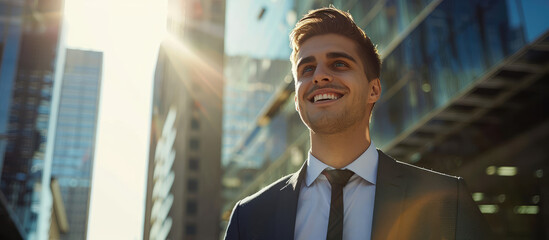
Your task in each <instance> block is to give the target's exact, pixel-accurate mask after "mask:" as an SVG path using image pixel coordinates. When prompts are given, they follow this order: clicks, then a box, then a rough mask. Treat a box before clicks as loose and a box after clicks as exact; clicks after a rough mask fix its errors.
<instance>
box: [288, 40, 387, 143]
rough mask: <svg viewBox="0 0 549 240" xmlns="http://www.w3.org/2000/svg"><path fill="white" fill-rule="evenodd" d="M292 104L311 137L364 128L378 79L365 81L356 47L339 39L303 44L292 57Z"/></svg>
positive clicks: (309, 41)
mask: <svg viewBox="0 0 549 240" xmlns="http://www.w3.org/2000/svg"><path fill="white" fill-rule="evenodd" d="M296 59H297V60H296V62H295V64H296V66H295V69H296V70H295V71H296V72H295V73H294V74H295V78H296V81H295V89H296V96H295V104H296V110H297V111H298V112H299V115H300V116H301V119H302V120H303V123H305V125H307V126H308V127H309V129H310V130H311V131H313V132H314V133H323V134H333V133H338V132H342V131H344V130H348V129H350V128H352V129H358V128H357V127H359V128H360V127H368V124H369V115H370V109H371V106H372V104H373V103H374V102H375V101H377V100H378V99H379V95H380V86H379V79H373V80H371V81H368V78H367V77H366V73H365V71H364V64H363V63H362V60H361V58H360V57H359V55H358V54H357V46H356V44H355V43H354V42H353V41H352V40H350V39H348V38H346V37H344V36H341V35H337V34H325V35H319V36H315V37H312V38H310V39H308V40H306V41H305V42H304V43H303V44H302V46H301V48H300V50H299V52H298V53H297V57H296Z"/></svg>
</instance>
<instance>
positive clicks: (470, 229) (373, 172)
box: [225, 7, 489, 240]
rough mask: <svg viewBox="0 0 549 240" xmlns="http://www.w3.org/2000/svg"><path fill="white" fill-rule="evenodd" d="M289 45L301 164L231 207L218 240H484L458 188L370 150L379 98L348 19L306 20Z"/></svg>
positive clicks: (363, 40) (362, 39)
mask: <svg viewBox="0 0 549 240" xmlns="http://www.w3.org/2000/svg"><path fill="white" fill-rule="evenodd" d="M290 38H291V43H292V47H293V52H292V55H291V57H290V58H291V59H290V60H291V62H292V73H293V76H294V79H295V89H296V94H295V99H294V100H295V105H296V110H297V111H298V112H299V115H300V117H301V119H302V121H303V123H305V125H307V127H308V128H309V132H310V142H311V149H310V152H309V158H308V159H307V161H306V162H305V164H304V165H303V166H302V168H301V169H300V170H299V171H298V172H296V173H294V174H291V175H289V176H286V177H284V178H282V179H280V180H278V181H277V182H275V183H273V184H271V185H270V186H268V187H266V188H264V189H263V190H261V191H260V192H258V193H256V194H254V195H252V196H249V197H247V198H245V199H243V200H241V201H239V202H238V203H237V204H236V206H235V208H234V210H233V213H232V215H231V220H230V222H229V226H228V229H227V232H226V235H225V239H376V240H377V239H488V238H489V235H487V232H488V231H487V228H488V227H487V225H485V222H484V221H483V219H482V215H481V213H480V211H479V209H478V208H477V206H476V205H475V203H474V202H473V201H472V199H471V196H470V194H469V193H468V192H467V190H466V189H465V185H464V183H463V180H462V179H460V178H457V177H452V176H447V175H444V174H440V173H436V172H433V171H429V170H425V169H421V168H418V167H414V166H412V165H408V164H405V163H401V162H398V161H395V160H394V159H392V158H391V157H389V156H387V155H385V154H384V153H383V152H381V151H379V150H376V148H375V145H374V143H373V141H372V140H371V139H370V129H369V120H370V115H371V112H372V109H373V107H374V104H375V102H376V101H377V100H378V99H379V98H380V95H381V85H380V80H379V76H380V68H381V61H380V58H379V55H378V53H377V50H376V48H375V46H374V45H373V44H372V42H371V41H370V39H369V37H368V36H367V35H366V34H365V33H364V31H362V30H361V29H360V28H359V27H357V26H356V24H355V22H354V21H353V19H352V17H351V15H350V14H349V13H346V12H342V11H340V10H338V9H335V8H333V7H330V8H322V9H318V10H314V11H311V12H309V13H308V14H307V15H305V16H304V17H303V18H302V19H301V20H300V21H299V22H298V23H297V24H296V27H295V28H294V30H293V31H292V33H291V35H290ZM334 169H337V170H334Z"/></svg>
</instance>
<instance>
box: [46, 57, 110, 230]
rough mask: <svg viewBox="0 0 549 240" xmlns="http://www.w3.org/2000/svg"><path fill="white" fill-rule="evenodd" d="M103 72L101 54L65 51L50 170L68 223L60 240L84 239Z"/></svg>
mask: <svg viewBox="0 0 549 240" xmlns="http://www.w3.org/2000/svg"><path fill="white" fill-rule="evenodd" d="M102 69H103V53H102V52H94V51H85V50H76V49H67V50H66V56H65V64H64V71H63V81H62V84H61V91H60V93H61V95H60V99H59V108H58V111H57V114H58V115H57V122H56V128H55V141H54V150H53V161H52V167H51V175H52V177H54V178H56V179H57V182H58V184H59V188H60V191H61V196H62V198H63V203H64V205H65V209H66V212H67V220H68V222H69V223H70V231H69V232H67V233H66V234H61V239H85V238H86V230H87V221H88V210H89V201H90V190H91V180H92V179H91V176H92V167H93V160H94V152H95V138H96V132H97V115H98V111H99V96H100V89H101V78H102Z"/></svg>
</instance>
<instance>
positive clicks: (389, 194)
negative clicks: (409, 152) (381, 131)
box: [372, 150, 406, 240]
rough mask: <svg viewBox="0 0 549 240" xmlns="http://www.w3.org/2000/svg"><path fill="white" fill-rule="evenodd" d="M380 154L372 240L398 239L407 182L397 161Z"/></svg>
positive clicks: (380, 152)
mask: <svg viewBox="0 0 549 240" xmlns="http://www.w3.org/2000/svg"><path fill="white" fill-rule="evenodd" d="M378 152H379V162H378V170H377V180H376V195H375V201H374V217H373V222H372V239H373V240H381V239H398V237H399V236H398V234H399V232H398V231H399V229H400V226H399V216H401V213H402V211H403V210H404V209H403V207H404V201H403V200H404V194H405V189H406V182H405V181H404V175H403V173H402V171H401V169H400V168H399V166H398V165H397V163H396V161H395V160H394V159H392V158H391V157H389V156H387V155H386V154H385V153H383V152H382V151H380V150H378Z"/></svg>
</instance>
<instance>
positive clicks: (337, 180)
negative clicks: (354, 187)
mask: <svg viewBox="0 0 549 240" xmlns="http://www.w3.org/2000/svg"><path fill="white" fill-rule="evenodd" d="M353 174H354V172H352V171H351V170H347V169H345V170H341V169H334V170H324V175H326V178H328V181H329V182H330V184H331V185H334V184H337V185H341V186H345V185H347V182H348V181H349V178H351V176H353Z"/></svg>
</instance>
